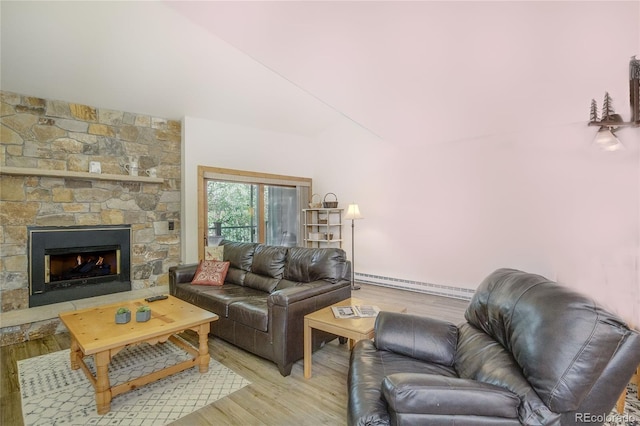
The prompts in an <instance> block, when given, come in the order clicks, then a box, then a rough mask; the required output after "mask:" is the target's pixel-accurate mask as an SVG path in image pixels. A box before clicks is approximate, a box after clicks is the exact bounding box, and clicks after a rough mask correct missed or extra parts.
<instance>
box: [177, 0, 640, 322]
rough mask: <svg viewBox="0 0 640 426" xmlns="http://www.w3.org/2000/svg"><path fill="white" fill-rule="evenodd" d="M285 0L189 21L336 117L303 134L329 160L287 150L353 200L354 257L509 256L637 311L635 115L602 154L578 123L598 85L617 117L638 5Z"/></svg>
mask: <svg viewBox="0 0 640 426" xmlns="http://www.w3.org/2000/svg"><path fill="white" fill-rule="evenodd" d="M294 3H295V4H287V2H283V3H277V4H276V3H273V4H271V3H269V2H267V3H263V4H260V5H256V4H243V3H240V4H232V3H225V4H224V5H220V6H219V7H218V6H216V8H217V10H216V12H217V13H216V14H215V16H214V15H211V16H209V17H208V18H207V19H217V20H218V24H219V25H218V26H217V27H216V28H217V32H218V35H219V36H220V37H221V38H223V39H225V40H227V41H229V42H230V43H231V44H233V45H234V46H236V47H238V48H239V49H240V50H242V51H243V52H246V53H247V54H249V55H250V56H251V57H253V58H255V59H256V60H258V61H261V62H263V63H264V64H265V65H267V67H269V68H270V69H273V70H275V71H276V72H278V73H279V74H281V75H283V76H284V77H285V78H287V79H289V80H291V81H292V82H293V83H295V84H297V85H298V86H300V87H302V88H303V89H305V90H307V91H309V92H310V93H311V94H313V95H314V96H317V97H318V98H320V99H322V100H323V101H324V102H326V103H327V104H329V105H332V106H334V107H335V108H336V109H337V110H339V111H341V112H343V113H345V114H346V116H347V117H348V118H345V120H344V121H343V122H341V123H340V125H336V126H333V127H332V128H329V129H327V130H326V131H325V132H324V133H322V134H320V135H319V136H317V137H316V140H317V146H318V147H322V148H323V151H322V152H325V153H331V155H332V157H331V161H330V162H329V163H327V161H326V156H324V155H320V154H319V155H317V156H315V158H314V159H310V158H307V159H303V158H300V160H303V161H306V167H307V170H308V172H309V173H308V175H309V176H311V177H312V178H313V179H314V182H315V183H316V188H315V189H316V190H317V192H321V193H324V192H329V191H331V192H335V193H337V194H338V196H339V199H340V201H342V202H343V203H344V204H343V205H345V206H346V204H347V203H349V202H351V201H356V202H358V203H359V204H360V207H361V211H362V212H363V214H364V215H365V220H362V221H359V222H358V223H357V225H356V239H357V264H356V271H357V272H361V273H367V274H376V275H382V276H386V277H395V278H401V279H407V280H416V281H421V282H429V283H434V284H444V285H451V286H456V287H464V288H475V287H476V286H477V284H478V283H479V281H480V280H481V279H482V278H483V277H484V276H486V275H487V274H489V273H490V272H491V271H492V270H493V269H495V268H498V267H514V268H520V269H524V270H527V271H530V272H535V273H540V274H543V275H545V276H547V277H549V278H551V279H555V280H558V281H559V282H560V283H562V284H564V285H567V286H570V287H573V288H576V289H578V290H580V291H582V292H585V293H587V294H590V295H592V296H594V297H595V298H596V299H597V300H599V301H600V302H601V303H603V304H605V305H607V306H609V307H610V308H611V309H613V310H615V311H617V312H619V313H620V314H621V315H622V316H623V317H624V318H625V319H627V320H628V321H630V322H631V323H634V324H635V325H636V326H639V325H640V290H639V286H640V279H639V275H638V259H639V254H640V245H639V242H638V241H639V238H640V179H639V177H640V154H639V149H638V147H639V145H638V142H640V129H627V130H626V131H624V132H621V133H620V137H621V139H623V141H624V142H625V143H626V145H627V147H628V148H627V150H625V151H623V152H618V153H604V152H599V151H596V150H594V149H593V148H592V147H591V145H590V144H591V140H592V138H593V135H594V134H595V129H593V128H589V127H587V126H586V122H587V120H588V113H589V102H590V100H591V98H596V99H597V100H598V102H600V101H601V99H602V95H603V94H604V92H605V90H607V91H609V92H610V93H611V95H612V96H613V98H614V102H615V105H616V108H617V109H618V111H619V112H620V113H622V114H623V115H625V116H626V115H628V114H629V111H628V102H627V99H628V79H627V77H628V69H627V64H628V60H629V57H630V56H631V55H634V54H638V55H640V20H638V19H637V18H638V16H640V10H639V9H640V4H639V3H637V2H407V3H402V4H401V5H397V4H396V5H394V2H378V3H366V2H364V3H361V2H353V3H349V4H348V5H346V6H343V7H342V8H341V9H340V10H339V11H336V10H332V9H331V8H332V7H337V6H335V4H333V3H332V4H324V3H322V2H316V3H304V4H303V3H300V2H294ZM251 8H254V9H251ZM250 9H251V10H250ZM258 12H259V13H258ZM336 12H340V13H336ZM338 16H339V19H338V18H337V17H338ZM267 17H268V18H267ZM356 22H357V25H356V24H354V23H356ZM225 23H226V24H225ZM265 25H267V27H268V28H267V27H265ZM297 28H307V29H308V28H316V29H317V31H316V32H315V33H313V31H311V32H309V31H306V32H304V33H303V34H301V33H298V30H297ZM310 33H311V35H310ZM314 34H315V35H314ZM303 36H304V37H303ZM371 39H373V40H374V41H375V43H365V41H367V40H368V41H371ZM283 46H286V49H284V48H283ZM372 46H373V47H374V48H372V49H367V48H370V47H372ZM291 52H293V53H294V54H291ZM346 83H348V84H346ZM349 119H352V120H354V121H349ZM187 130H188V128H187ZM188 143H189V140H188V139H187V144H188ZM293 157H294V158H297V157H298V156H297V155H295V154H293ZM276 172H277V171H276ZM345 248H346V249H347V252H349V251H350V244H349V242H347V244H345Z"/></svg>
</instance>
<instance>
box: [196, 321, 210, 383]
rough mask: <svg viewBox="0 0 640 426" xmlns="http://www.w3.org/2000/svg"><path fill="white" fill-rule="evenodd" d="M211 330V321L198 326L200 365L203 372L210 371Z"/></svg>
mask: <svg viewBox="0 0 640 426" xmlns="http://www.w3.org/2000/svg"><path fill="white" fill-rule="evenodd" d="M209 330H210V324H209V323H205V324H201V325H200V327H198V343H199V347H198V365H199V366H200V372H201V373H206V372H207V371H209V358H210V357H209Z"/></svg>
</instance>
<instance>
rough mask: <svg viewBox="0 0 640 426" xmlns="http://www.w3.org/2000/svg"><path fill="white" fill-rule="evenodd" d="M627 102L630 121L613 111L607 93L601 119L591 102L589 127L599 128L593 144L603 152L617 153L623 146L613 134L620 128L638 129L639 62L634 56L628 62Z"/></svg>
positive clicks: (639, 113)
mask: <svg viewBox="0 0 640 426" xmlns="http://www.w3.org/2000/svg"><path fill="white" fill-rule="evenodd" d="M629 101H630V103H631V119H630V120H629V121H624V120H623V118H622V116H621V115H620V114H616V113H615V111H614V109H613V102H612V100H611V96H609V92H606V93H605V94H604V102H603V104H602V117H601V118H598V106H597V104H596V101H595V99H592V100H591V113H590V119H589V126H599V127H600V129H598V133H596V137H595V139H594V140H593V143H594V144H595V145H597V146H598V147H600V148H601V149H603V150H605V151H617V150H619V149H623V148H624V145H622V142H620V141H619V140H618V138H617V137H616V135H615V132H616V131H617V130H618V129H620V128H621V127H640V60H639V59H636V57H635V56H632V57H631V60H630V61H629Z"/></svg>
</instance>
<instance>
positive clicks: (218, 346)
mask: <svg viewBox="0 0 640 426" xmlns="http://www.w3.org/2000/svg"><path fill="white" fill-rule="evenodd" d="M352 295H353V296H354V297H358V298H362V299H366V300H369V301H371V302H373V303H375V302H376V301H380V303H382V301H384V302H385V303H389V304H394V305H402V306H406V307H407V312H409V313H416V314H421V315H428V316H431V317H434V318H440V319H443V320H447V321H451V322H454V323H456V324H457V323H459V322H461V321H462V320H463V314H464V310H465V309H466V307H467V302H466V301H462V300H455V299H449V298H444V297H437V296H431V295H427V294H421V293H416V292H409V291H403V290H396V289H390V288H384V287H378V286H371V285H362V289H361V290H358V291H354V292H352ZM183 336H184V337H185V338H187V339H189V340H191V341H195V340H196V334H195V333H190V332H187V333H185V334H183ZM68 348H69V336H68V335H67V334H58V335H55V336H50V337H46V338H42V339H38V340H33V341H30V342H24V343H19V344H15V345H11V346H5V347H2V350H1V352H0V355H1V359H0V366H1V373H0V374H1V376H0V397H1V406H2V409H1V410H0V411H1V414H0V424H1V425H12V426H14V425H22V424H23V422H22V410H21V404H20V389H19V385H18V372H17V367H16V361H17V360H21V359H25V358H30V357H34V356H39V355H43V354H47V353H50V352H55V351H59V350H63V349H68ZM209 352H210V353H211V356H212V358H214V359H216V360H217V361H219V362H221V363H222V364H224V365H225V366H227V367H228V368H230V369H232V370H233V371H235V372H236V373H238V374H240V375H241V376H242V377H245V378H246V379H247V380H249V381H250V382H251V385H249V386H246V387H244V388H243V389H241V390H239V391H237V392H235V393H233V394H231V395H229V396H228V397H226V398H222V399H220V400H218V401H216V402H214V403H213V404H211V405H208V406H206V407H204V408H202V409H200V410H198V411H196V412H194V413H192V414H190V415H188V416H186V417H183V418H182V419H180V420H178V421H177V422H175V423H173V424H174V425H180V426H196V425H296V426H299V425H344V424H346V416H347V371H348V368H349V367H348V364H349V349H348V345H340V344H339V343H338V341H337V339H336V340H334V341H333V342H331V343H328V344H327V345H326V346H325V347H324V348H322V349H320V350H318V351H316V352H315V353H314V355H313V377H311V378H310V379H305V378H304V374H303V365H302V364H303V363H302V360H300V361H298V362H297V363H296V364H295V365H294V366H293V370H292V372H291V375H290V376H288V377H282V376H281V375H280V373H279V372H278V368H277V367H276V366H275V364H273V363H272V362H270V361H266V360H264V359H261V358H258V357H256V356H254V355H252V354H250V353H248V352H245V351H243V350H241V349H238V348H236V347H234V346H232V345H230V344H228V343H226V342H224V341H222V340H220V339H217V338H210V339H209ZM121 397H125V398H126V394H124V395H122V396H121Z"/></svg>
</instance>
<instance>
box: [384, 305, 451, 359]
mask: <svg viewBox="0 0 640 426" xmlns="http://www.w3.org/2000/svg"><path fill="white" fill-rule="evenodd" d="M375 329H376V337H375V344H376V348H378V350H385V351H390V352H395V353H399V354H402V355H406V356H409V357H411V358H417V359H420V360H423V361H428V362H433V363H436V364H441V365H446V366H452V365H453V362H454V359H455V354H456V347H457V344H458V327H456V325H455V324H453V323H450V322H446V321H441V320H437V319H433V318H429V317H424V316H418V315H409V314H402V313H396V312H380V313H379V314H378V317H377V318H376V324H375Z"/></svg>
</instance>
